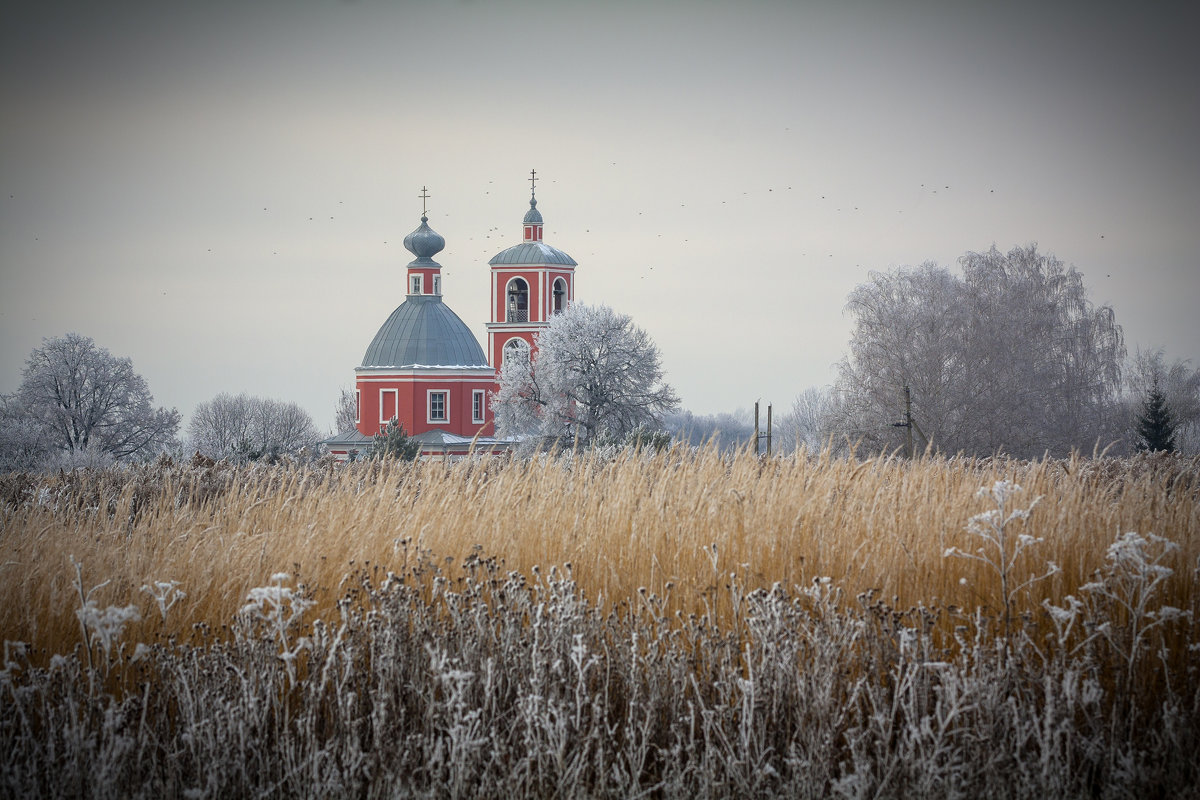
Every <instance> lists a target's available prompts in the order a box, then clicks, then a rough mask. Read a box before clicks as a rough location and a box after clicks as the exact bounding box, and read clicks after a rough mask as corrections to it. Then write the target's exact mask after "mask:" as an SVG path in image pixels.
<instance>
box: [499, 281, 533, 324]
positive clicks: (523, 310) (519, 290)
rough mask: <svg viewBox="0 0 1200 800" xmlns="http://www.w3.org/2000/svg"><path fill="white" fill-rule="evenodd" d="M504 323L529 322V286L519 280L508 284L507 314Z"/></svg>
mask: <svg viewBox="0 0 1200 800" xmlns="http://www.w3.org/2000/svg"><path fill="white" fill-rule="evenodd" d="M504 319H505V321H506V322H529V284H528V283H526V282H525V281H524V280H523V279H521V278H513V279H512V280H511V281H509V282H508V314H507V315H506V316H505V318H504Z"/></svg>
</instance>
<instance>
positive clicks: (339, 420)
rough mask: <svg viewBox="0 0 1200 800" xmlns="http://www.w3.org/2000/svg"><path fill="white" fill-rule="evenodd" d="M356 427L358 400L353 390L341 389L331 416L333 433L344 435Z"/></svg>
mask: <svg viewBox="0 0 1200 800" xmlns="http://www.w3.org/2000/svg"><path fill="white" fill-rule="evenodd" d="M357 427H358V398H357V397H355V394H354V390H353V389H342V393H341V395H339V396H338V401H337V406H336V408H335V409H334V414H333V432H334V433H346V432H347V431H352V430H354V429H355V428H357Z"/></svg>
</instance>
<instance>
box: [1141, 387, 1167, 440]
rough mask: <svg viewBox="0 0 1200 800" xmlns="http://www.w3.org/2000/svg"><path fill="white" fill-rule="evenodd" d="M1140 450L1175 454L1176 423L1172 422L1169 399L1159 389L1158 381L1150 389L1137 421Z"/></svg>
mask: <svg viewBox="0 0 1200 800" xmlns="http://www.w3.org/2000/svg"><path fill="white" fill-rule="evenodd" d="M1137 434H1138V443H1137V448H1138V450H1149V451H1151V452H1153V451H1155V450H1162V451H1165V452H1167V453H1174V452H1175V423H1174V422H1172V420H1171V412H1170V410H1169V409H1168V408H1167V398H1166V397H1165V396H1164V395H1163V393H1162V390H1161V389H1159V388H1158V381H1155V382H1154V385H1153V386H1152V387H1151V389H1150V393H1149V394H1148V395H1147V396H1146V400H1145V402H1143V403H1142V412H1141V413H1140V414H1138V421H1137Z"/></svg>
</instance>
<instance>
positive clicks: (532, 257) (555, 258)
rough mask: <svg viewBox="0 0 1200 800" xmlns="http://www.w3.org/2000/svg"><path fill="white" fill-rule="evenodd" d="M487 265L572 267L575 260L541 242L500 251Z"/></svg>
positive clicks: (528, 243)
mask: <svg viewBox="0 0 1200 800" xmlns="http://www.w3.org/2000/svg"><path fill="white" fill-rule="evenodd" d="M488 263H489V264H564V265H566V266H568V267H574V266H576V264H575V259H573V258H571V257H570V256H569V255H567V254H566V253H564V252H563V251H562V250H559V249H558V248H557V247H551V246H550V245H548V244H542V243H541V242H522V243H521V244H515V245H513V246H512V247H510V248H508V249H507V250H501V251H500V252H499V253H496V255H494V256H492V260H491V261H489V262H488Z"/></svg>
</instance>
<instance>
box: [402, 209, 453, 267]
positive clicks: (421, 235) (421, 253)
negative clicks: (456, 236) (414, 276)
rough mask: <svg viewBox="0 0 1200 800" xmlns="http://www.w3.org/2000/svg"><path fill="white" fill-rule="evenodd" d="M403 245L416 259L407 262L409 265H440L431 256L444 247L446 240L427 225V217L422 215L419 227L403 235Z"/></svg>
mask: <svg viewBox="0 0 1200 800" xmlns="http://www.w3.org/2000/svg"><path fill="white" fill-rule="evenodd" d="M404 247H405V249H406V250H408V252H410V253H412V254H413V255H414V256H416V259H414V260H413V261H411V262H410V263H409V266H410V267H414V266H441V265H440V264H438V263H437V262H436V261H434V260H433V257H434V256H435V255H437V254H438V253H440V252H442V250H443V249H444V248H445V247H446V240H445V239H444V238H442V235H441V234H440V233H438V232H437V231H435V230H434V229H433V228H431V227H429V218H428V217H426V216H422V217H421V227H419V228H417V229H416V230H415V231H413V232H412V233H410V234H409V235H408V236H405V237H404Z"/></svg>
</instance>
